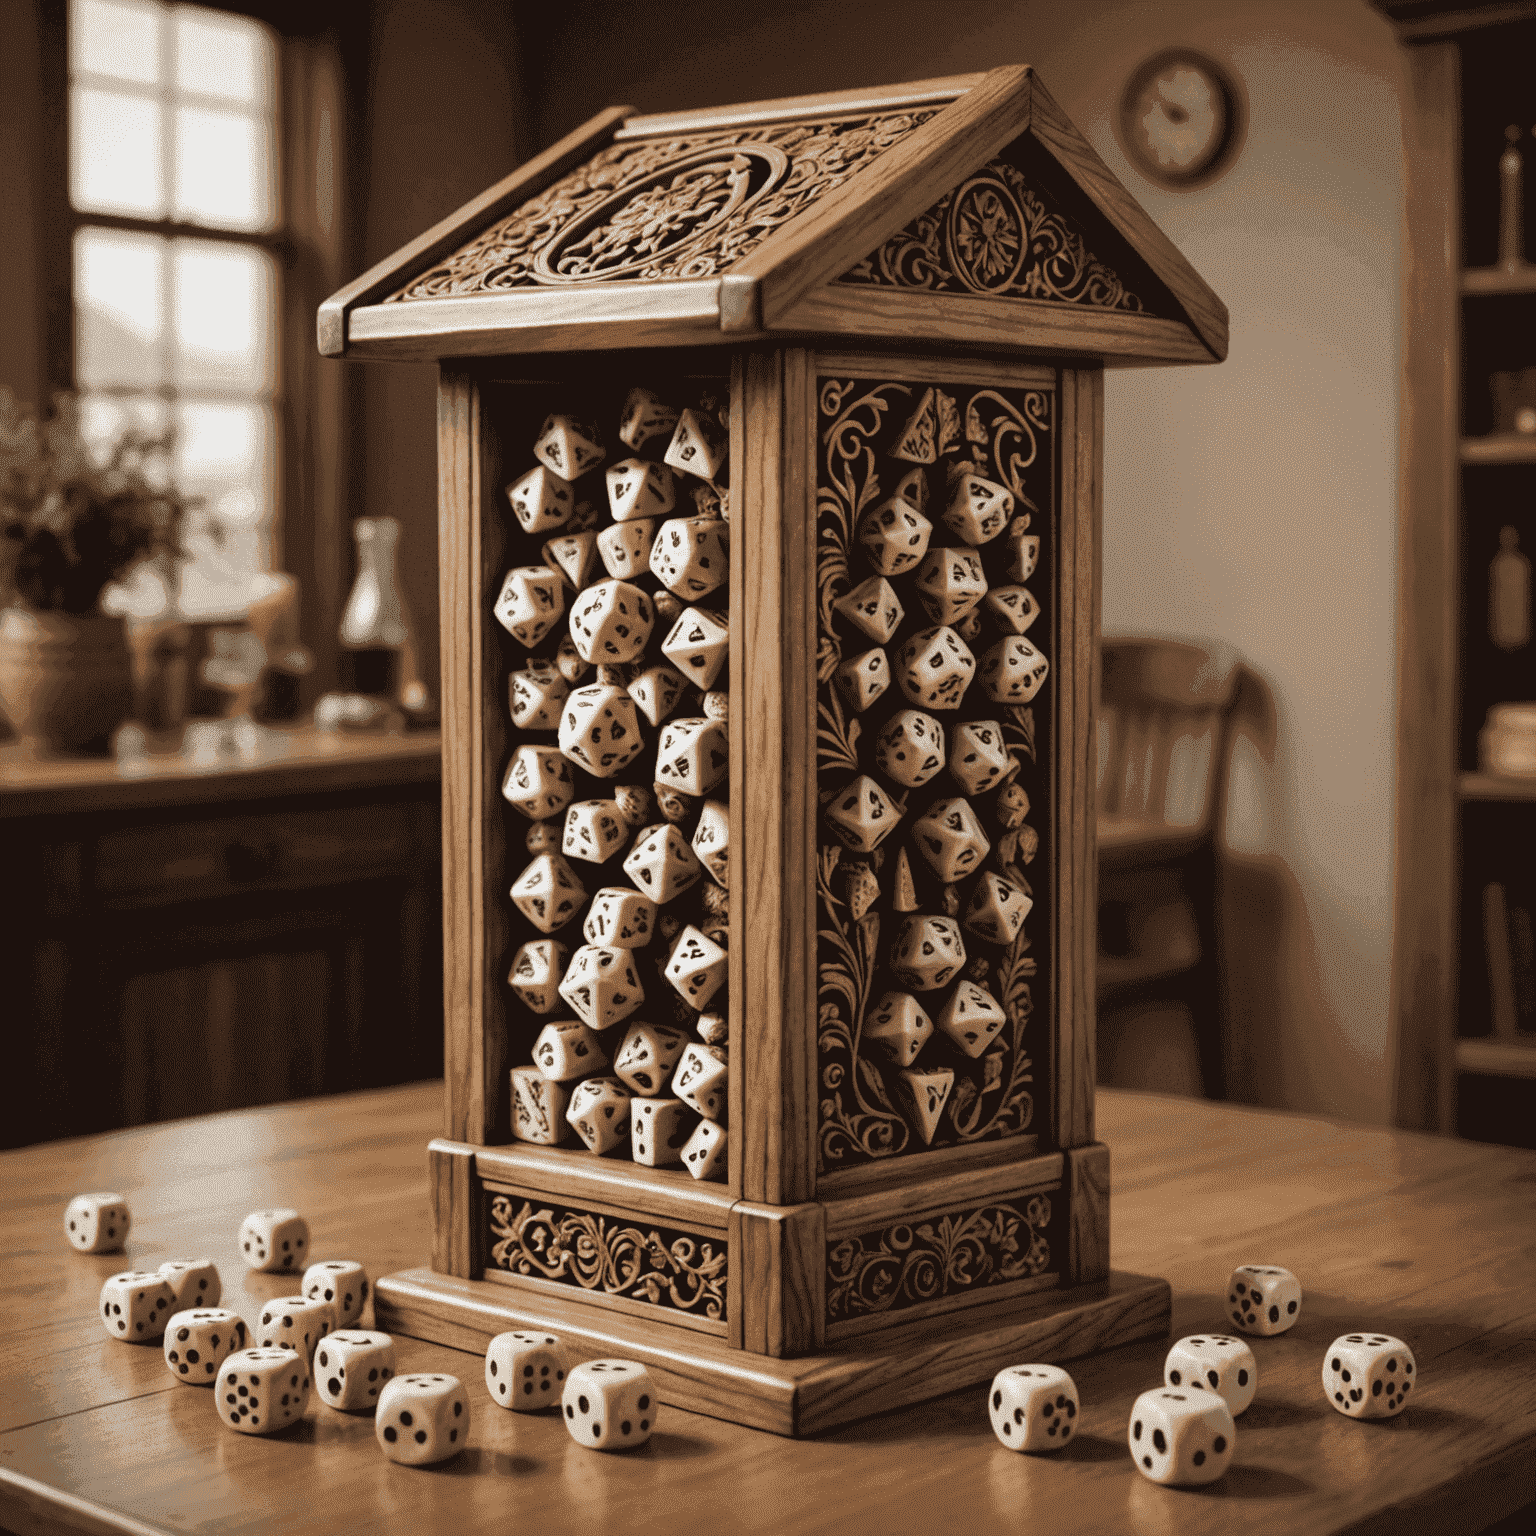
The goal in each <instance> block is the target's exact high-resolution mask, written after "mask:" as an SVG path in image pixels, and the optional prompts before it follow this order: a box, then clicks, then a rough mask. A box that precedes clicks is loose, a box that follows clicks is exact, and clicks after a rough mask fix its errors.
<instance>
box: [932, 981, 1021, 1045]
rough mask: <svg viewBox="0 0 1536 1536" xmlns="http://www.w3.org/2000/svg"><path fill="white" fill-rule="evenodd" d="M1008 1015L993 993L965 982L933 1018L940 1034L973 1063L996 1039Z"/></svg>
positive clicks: (970, 982) (972, 983)
mask: <svg viewBox="0 0 1536 1536" xmlns="http://www.w3.org/2000/svg"><path fill="white" fill-rule="evenodd" d="M1007 1022H1008V1015H1007V1014H1006V1013H1004V1012H1003V1010H1002V1006H1001V1004H999V1003H998V1002H997V1000H996V999H995V998H994V997H993V996H992V994H991V993H990V992H986V991H983V990H982V988H980V987H978V986H977V985H976V983H975V982H974V981H962V982H961V983H960V985H959V986H958V987H956V988H955V990H954V991H953V992H951V993H950V995H949V996H948V998H946V999H945V1002H944V1006H943V1007H942V1008H940V1009H939V1011H938V1013H937V1014H936V1015H935V1016H934V1023H935V1024H937V1025H938V1028H939V1033H940V1034H942V1035H946V1036H948V1038H949V1039H950V1040H951V1041H953V1042H954V1044H955V1046H956V1048H957V1049H958V1050H960V1051H961V1052H963V1053H964V1054H965V1055H967V1056H969V1057H971V1058H972V1059H973V1060H974V1059H975V1058H976V1057H978V1056H980V1055H981V1053H982V1052H983V1051H984V1050H986V1048H987V1047H988V1046H989V1045H991V1044H992V1042H993V1041H994V1040H995V1039H996V1038H997V1035H998V1031H999V1030H1001V1029H1002V1027H1003V1025H1005V1024H1006V1023H1007Z"/></svg>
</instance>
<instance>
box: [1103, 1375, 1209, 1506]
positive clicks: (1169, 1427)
mask: <svg viewBox="0 0 1536 1536" xmlns="http://www.w3.org/2000/svg"><path fill="white" fill-rule="evenodd" d="M1236 1438H1237V1431H1236V1429H1235V1427H1234V1426H1233V1423H1232V1410H1231V1409H1230V1408H1228V1407H1227V1405H1226V1403H1225V1402H1224V1401H1223V1399H1222V1398H1221V1397H1220V1395H1219V1394H1217V1393H1215V1392H1180V1391H1176V1390H1174V1389H1173V1388H1170V1387H1156V1388H1154V1389H1153V1390H1152V1391H1150V1392H1143V1393H1142V1394H1141V1396H1140V1397H1138V1398H1137V1399H1136V1401H1135V1403H1134V1404H1133V1405H1132V1406H1131V1423H1130V1430H1129V1433H1128V1434H1127V1437H1126V1440H1127V1444H1129V1446H1130V1448H1131V1455H1132V1457H1133V1458H1134V1459H1135V1462H1136V1469H1137V1470H1138V1471H1139V1472H1140V1473H1141V1475H1142V1476H1143V1477H1145V1478H1147V1479H1149V1480H1150V1481H1151V1482H1154V1483H1164V1484H1168V1485H1170V1486H1173V1487H1186V1488H1193V1487H1198V1486H1199V1485H1200V1484H1202V1483H1214V1482H1215V1481H1216V1479H1217V1478H1218V1477H1220V1476H1221V1474H1222V1473H1223V1472H1225V1471H1226V1470H1227V1467H1228V1465H1229V1464H1230V1463H1231V1460H1232V1446H1233V1443H1234V1442H1235V1440H1236Z"/></svg>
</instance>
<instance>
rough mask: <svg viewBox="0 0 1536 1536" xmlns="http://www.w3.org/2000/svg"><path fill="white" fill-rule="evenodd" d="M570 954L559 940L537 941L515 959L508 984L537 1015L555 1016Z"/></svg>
mask: <svg viewBox="0 0 1536 1536" xmlns="http://www.w3.org/2000/svg"><path fill="white" fill-rule="evenodd" d="M569 953H570V951H569V950H568V949H567V948H566V947H565V945H564V944H562V943H561V942H560V941H559V940H558V939H534V940H533V941H531V942H530V943H527V944H523V945H520V946H519V948H518V951H517V953H516V954H515V955H514V956H513V957H512V969H511V970H510V971H509V972H508V973H507V981H508V983H509V985H510V986H511V988H512V991H513V993H514V995H515V996H516V997H517V1000H518V1001H519V1002H520V1003H521V1004H522V1005H523V1007H525V1008H527V1009H530V1010H531V1011H532V1012H534V1013H553V1012H554V1010H555V1008H556V1007H557V1006H558V1005H559V1002H560V978H561V977H562V976H563V975H564V974H565V961H566V956H567V955H568V954H569Z"/></svg>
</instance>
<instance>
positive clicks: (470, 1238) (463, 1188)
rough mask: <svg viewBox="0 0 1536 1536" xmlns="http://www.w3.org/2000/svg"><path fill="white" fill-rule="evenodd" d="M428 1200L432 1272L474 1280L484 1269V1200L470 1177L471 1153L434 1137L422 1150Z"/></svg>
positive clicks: (463, 1146)
mask: <svg viewBox="0 0 1536 1536" xmlns="http://www.w3.org/2000/svg"><path fill="white" fill-rule="evenodd" d="M427 1169H428V1181H429V1182H428V1189H429V1191H430V1193H431V1197H432V1268H433V1269H435V1270H436V1271H437V1272H438V1273H439V1274H443V1275H457V1276H458V1277H459V1279H461V1280H478V1279H479V1278H480V1273H481V1271H482V1270H483V1269H484V1268H485V1246H486V1228H485V1199H484V1196H483V1187H482V1185H481V1183H480V1179H479V1177H478V1175H477V1174H476V1172H475V1149H474V1148H473V1147H472V1146H469V1145H468V1144H467V1143H465V1142H461V1141H446V1140H444V1139H443V1138H442V1137H435V1138H434V1139H433V1140H432V1141H431V1142H430V1143H428V1146H427Z"/></svg>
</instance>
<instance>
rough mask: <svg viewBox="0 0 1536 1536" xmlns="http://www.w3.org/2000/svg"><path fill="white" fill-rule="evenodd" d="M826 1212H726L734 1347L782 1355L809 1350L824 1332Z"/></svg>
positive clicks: (772, 1208) (748, 1207)
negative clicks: (737, 1308) (735, 1310)
mask: <svg viewBox="0 0 1536 1536" xmlns="http://www.w3.org/2000/svg"><path fill="white" fill-rule="evenodd" d="M826 1230H827V1229H826V1213H825V1212H824V1211H823V1209H822V1207H821V1205H820V1204H818V1203H817V1202H815V1201H810V1202H807V1203H806V1204H804V1205H792V1206H781V1205H757V1204H754V1203H752V1202H750V1201H746V1200H742V1201H738V1202H737V1204H736V1205H735V1206H734V1207H733V1208H732V1211H731V1235H730V1254H731V1260H730V1264H731V1269H732V1271H733V1272H735V1273H736V1274H737V1275H738V1277H739V1283H740V1286H741V1294H742V1306H741V1312H742V1316H741V1339H740V1348H742V1349H744V1350H746V1351H748V1352H749V1353H751V1354H755V1355H769V1356H772V1357H773V1358H775V1359H782V1358H786V1357H792V1356H796V1355H805V1354H810V1353H811V1352H812V1351H814V1350H816V1349H818V1348H819V1347H820V1346H821V1344H822V1343H823V1342H824V1340H825V1337H826V1276H827V1267H826V1254H827V1236H826Z"/></svg>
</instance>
